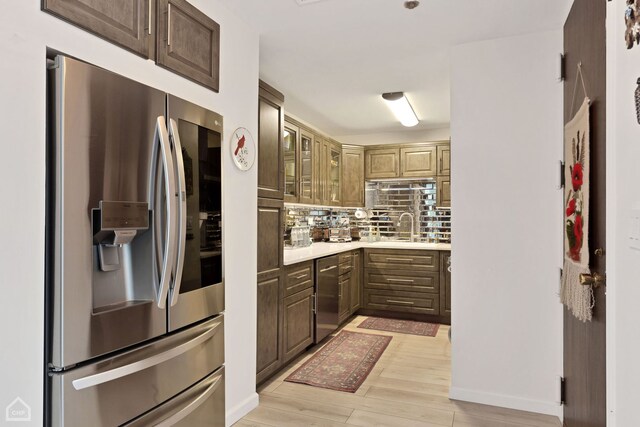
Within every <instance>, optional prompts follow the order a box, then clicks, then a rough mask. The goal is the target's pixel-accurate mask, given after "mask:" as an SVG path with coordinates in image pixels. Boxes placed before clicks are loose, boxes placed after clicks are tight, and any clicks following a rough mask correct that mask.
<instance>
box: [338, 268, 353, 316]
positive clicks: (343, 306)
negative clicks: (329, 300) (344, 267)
mask: <svg viewBox="0 0 640 427" xmlns="http://www.w3.org/2000/svg"><path fill="white" fill-rule="evenodd" d="M350 292H351V272H349V273H347V274H342V275H341V276H340V277H339V278H338V323H342V321H343V320H345V319H346V318H347V317H349V313H350V311H349V310H350V308H351V303H350V301H349V296H350V295H349V294H350Z"/></svg>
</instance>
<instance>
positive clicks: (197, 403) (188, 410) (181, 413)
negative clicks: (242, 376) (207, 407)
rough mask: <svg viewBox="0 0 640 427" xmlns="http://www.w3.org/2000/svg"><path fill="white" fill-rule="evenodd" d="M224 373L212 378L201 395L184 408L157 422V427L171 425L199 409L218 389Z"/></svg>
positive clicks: (168, 426) (169, 426)
mask: <svg viewBox="0 0 640 427" xmlns="http://www.w3.org/2000/svg"><path fill="white" fill-rule="evenodd" d="M223 375H224V374H223V373H219V374H218V375H216V376H215V377H214V378H212V379H211V384H210V385H209V386H208V387H207V389H206V390H205V391H204V392H203V393H202V394H201V395H200V396H198V397H197V398H195V399H194V400H193V401H191V403H189V404H188V405H187V406H185V407H184V408H182V409H181V410H180V411H179V412H176V413H175V414H173V415H172V416H170V417H169V418H167V419H166V420H164V421H162V422H160V423H158V424H156V425H155V427H171V426H173V425H175V424H177V423H178V422H180V421H182V420H183V419H185V418H186V417H187V416H189V415H190V414H191V413H192V412H193V411H195V410H196V409H198V408H199V407H200V405H202V404H203V403H204V402H206V401H207V399H209V397H211V395H212V394H213V393H214V392H215V391H216V389H217V388H218V386H219V385H220V383H221V382H220V380H221V379H222V376H223Z"/></svg>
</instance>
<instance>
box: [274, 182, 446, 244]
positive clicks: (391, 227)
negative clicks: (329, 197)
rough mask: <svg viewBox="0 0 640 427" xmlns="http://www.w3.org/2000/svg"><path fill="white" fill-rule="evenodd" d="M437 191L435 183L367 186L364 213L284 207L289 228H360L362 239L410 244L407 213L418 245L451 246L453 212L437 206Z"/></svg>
mask: <svg viewBox="0 0 640 427" xmlns="http://www.w3.org/2000/svg"><path fill="white" fill-rule="evenodd" d="M436 190H437V189H436V182H435V181H433V180H412V181H380V182H367V183H366V208H365V209H360V210H359V209H355V208H340V207H323V206H309V205H299V204H288V203H285V208H286V209H285V212H286V226H287V229H290V228H291V227H292V226H294V225H296V224H298V225H307V224H308V225H309V226H310V227H311V229H313V228H314V227H320V228H326V227H358V228H359V230H360V235H361V237H362V238H363V239H380V240H397V241H409V240H410V237H411V217H410V216H408V215H405V216H404V217H403V219H402V220H401V221H400V222H398V221H399V218H400V216H401V215H402V213H404V212H408V213H411V214H413V218H414V233H415V235H416V239H415V240H416V241H421V242H434V243H450V242H451V208H449V207H437V206H436ZM356 211H360V212H359V214H358V217H356ZM363 213H366V217H365V218H362V216H363ZM285 236H288V233H285ZM285 239H286V238H285Z"/></svg>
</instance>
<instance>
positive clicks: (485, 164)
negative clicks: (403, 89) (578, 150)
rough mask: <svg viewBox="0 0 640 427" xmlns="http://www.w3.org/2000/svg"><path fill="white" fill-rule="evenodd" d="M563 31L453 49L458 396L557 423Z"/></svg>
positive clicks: (455, 367)
mask: <svg viewBox="0 0 640 427" xmlns="http://www.w3.org/2000/svg"><path fill="white" fill-rule="evenodd" d="M561 51H562V33H561V32H560V31H554V32H545V33H539V34H530V35H525V36H519V37H513V38H506V39H498V40H490V41H484V42H479V43H473V44H468V45H463V46H458V47H456V48H454V50H453V56H452V79H451V95H452V99H451V141H452V142H451V150H452V153H451V158H452V162H453V167H452V176H451V180H452V192H453V194H452V210H453V212H454V216H453V224H452V226H453V229H452V233H453V235H454V236H455V238H454V241H453V263H452V267H453V274H452V280H453V282H452V304H453V316H452V334H453V354H452V387H451V393H450V395H451V397H452V398H454V399H460V400H468V401H474V402H479V403H485V404H491V405H497V406H504V407H511V408H515V409H522V410H529V411H534V412H540V413H547V414H553V415H559V414H560V413H561V409H560V406H558V405H557V403H556V400H557V392H558V382H557V376H559V375H561V374H562V306H561V304H560V302H559V298H558V296H557V293H558V286H559V283H558V282H559V270H558V268H559V266H560V265H561V264H562V228H561V224H562V195H561V192H560V191H559V190H557V185H558V176H559V171H558V159H561V158H562V84H561V83H559V82H558V77H559V61H558V57H559V53H560V52H561Z"/></svg>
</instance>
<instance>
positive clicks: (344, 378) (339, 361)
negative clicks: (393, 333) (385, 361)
mask: <svg viewBox="0 0 640 427" xmlns="http://www.w3.org/2000/svg"><path fill="white" fill-rule="evenodd" d="M391 338H392V337H388V336H384V335H371V334H361V333H358V332H349V331H342V332H340V333H339V334H338V335H336V336H335V337H334V338H333V339H331V341H329V342H328V343H327V344H326V345H325V346H324V347H323V348H321V349H320V350H319V351H318V352H317V353H316V354H314V355H313V356H311V358H310V359H309V360H307V361H306V362H305V363H304V364H303V365H302V366H301V367H299V368H298V369H297V370H296V371H295V372H293V373H292V374H291V375H289V376H288V377H287V378H286V379H285V381H289V382H292V383H300V384H308V385H312V386H314V387H322V388H328V389H331V390H338V391H347V392H349V393H355V392H356V390H358V387H360V385H361V384H362V383H363V382H364V380H365V379H366V378H367V375H369V373H370V372H371V370H372V369H373V367H374V366H375V364H376V362H377V361H378V359H380V356H382V353H383V352H384V350H385V349H386V348H387V346H388V345H389V342H391Z"/></svg>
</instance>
